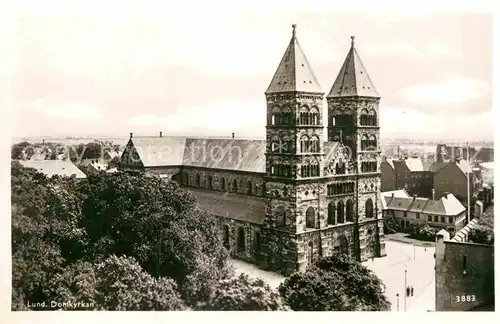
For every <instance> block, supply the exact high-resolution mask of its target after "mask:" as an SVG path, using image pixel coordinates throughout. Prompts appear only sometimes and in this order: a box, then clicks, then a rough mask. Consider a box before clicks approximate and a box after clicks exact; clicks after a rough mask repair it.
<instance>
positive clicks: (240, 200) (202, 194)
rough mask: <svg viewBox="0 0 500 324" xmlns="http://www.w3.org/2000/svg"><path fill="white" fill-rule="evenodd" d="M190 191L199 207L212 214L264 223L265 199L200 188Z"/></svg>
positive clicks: (190, 189)
mask: <svg viewBox="0 0 500 324" xmlns="http://www.w3.org/2000/svg"><path fill="white" fill-rule="evenodd" d="M189 191H191V193H193V195H194V196H195V197H196V200H197V202H198V205H199V206H200V207H201V208H202V209H204V210H206V211H207V212H209V213H210V214H213V215H216V216H222V217H227V218H231V219H236V220H241V221H245V222H250V223H254V224H260V225H262V224H263V223H264V218H265V215H266V200H265V199H263V198H259V197H253V196H244V197H242V196H240V195H237V194H231V193H228V192H218V191H213V190H204V189H198V188H189Z"/></svg>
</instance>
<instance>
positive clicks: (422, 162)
mask: <svg viewBox="0 0 500 324" xmlns="http://www.w3.org/2000/svg"><path fill="white" fill-rule="evenodd" d="M434 169H435V163H434V162H433V161H428V160H427V159H425V158H421V157H416V158H407V159H386V160H385V161H382V163H381V165H380V171H381V190H383V191H392V190H401V189H405V190H406V191H407V192H408V193H409V194H410V195H418V196H419V197H427V198H431V197H432V188H433V180H434V179H433V172H434Z"/></svg>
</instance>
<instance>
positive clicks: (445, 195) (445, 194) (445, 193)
mask: <svg viewBox="0 0 500 324" xmlns="http://www.w3.org/2000/svg"><path fill="white" fill-rule="evenodd" d="M449 194H450V193H449V192H448V191H445V192H443V197H444V198H445V199H446V198H447V196H448V195H449Z"/></svg>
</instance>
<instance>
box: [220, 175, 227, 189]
mask: <svg viewBox="0 0 500 324" xmlns="http://www.w3.org/2000/svg"><path fill="white" fill-rule="evenodd" d="M220 189H221V190H226V179H225V178H221V179H220Z"/></svg>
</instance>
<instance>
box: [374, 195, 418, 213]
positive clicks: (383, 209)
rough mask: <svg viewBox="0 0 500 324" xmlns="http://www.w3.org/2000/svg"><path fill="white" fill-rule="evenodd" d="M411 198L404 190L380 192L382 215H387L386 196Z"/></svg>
mask: <svg viewBox="0 0 500 324" xmlns="http://www.w3.org/2000/svg"><path fill="white" fill-rule="evenodd" d="M394 197H397V198H408V199H409V198H411V196H410V195H409V194H408V192H406V190H404V189H401V190H393V191H384V192H381V193H380V206H381V208H382V217H385V216H386V215H387V201H388V200H389V199H388V198H394Z"/></svg>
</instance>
